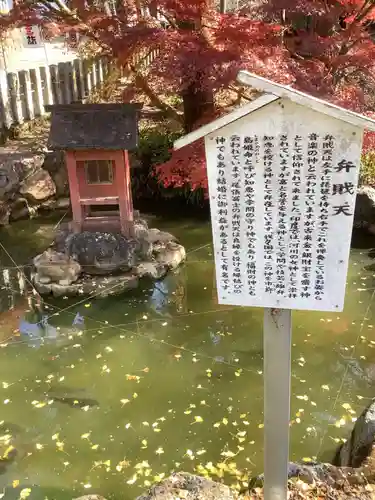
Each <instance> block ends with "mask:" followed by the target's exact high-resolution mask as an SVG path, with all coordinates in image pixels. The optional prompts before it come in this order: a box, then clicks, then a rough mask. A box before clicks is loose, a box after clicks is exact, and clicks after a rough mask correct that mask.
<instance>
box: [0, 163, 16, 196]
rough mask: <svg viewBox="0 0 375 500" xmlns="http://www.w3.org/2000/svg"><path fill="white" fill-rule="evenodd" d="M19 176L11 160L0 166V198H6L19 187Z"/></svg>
mask: <svg viewBox="0 0 375 500" xmlns="http://www.w3.org/2000/svg"><path fill="white" fill-rule="evenodd" d="M19 182H20V178H19V175H18V172H17V171H16V168H15V165H14V163H13V162H6V163H3V164H2V165H1V166H0V200H8V199H10V198H11V197H12V195H13V194H14V193H15V192H16V191H17V190H18V188H19Z"/></svg>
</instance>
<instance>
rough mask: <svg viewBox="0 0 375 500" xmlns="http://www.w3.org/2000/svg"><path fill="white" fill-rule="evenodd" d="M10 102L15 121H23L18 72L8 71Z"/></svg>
mask: <svg viewBox="0 0 375 500" xmlns="http://www.w3.org/2000/svg"><path fill="white" fill-rule="evenodd" d="M8 78H9V88H10V102H11V106H12V109H13V116H14V118H15V121H16V123H19V124H21V123H23V121H24V116H23V111H22V102H21V96H20V79H19V75H18V73H8Z"/></svg>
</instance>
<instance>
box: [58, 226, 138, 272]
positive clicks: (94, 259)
mask: <svg viewBox="0 0 375 500" xmlns="http://www.w3.org/2000/svg"><path fill="white" fill-rule="evenodd" d="M137 248H138V243H137V241H136V240H128V239H127V238H125V236H123V235H121V234H118V233H114V234H112V233H99V232H93V233H91V232H89V231H84V232H83V233H78V234H72V235H70V236H69V237H68V239H67V240H66V252H67V254H68V255H69V256H70V257H72V258H74V259H75V260H77V261H78V262H79V263H80V264H81V266H83V270H84V272H85V273H87V274H110V273H116V272H120V271H129V270H130V269H131V268H132V267H134V265H135V264H136V262H137V256H136V250H137Z"/></svg>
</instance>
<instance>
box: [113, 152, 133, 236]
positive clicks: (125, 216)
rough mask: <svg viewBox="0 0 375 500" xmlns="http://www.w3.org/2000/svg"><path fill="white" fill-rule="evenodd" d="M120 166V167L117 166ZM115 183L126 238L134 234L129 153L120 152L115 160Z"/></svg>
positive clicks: (123, 232) (122, 231)
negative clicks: (117, 159)
mask: <svg viewBox="0 0 375 500" xmlns="http://www.w3.org/2000/svg"><path fill="white" fill-rule="evenodd" d="M120 165H121V166H122V168H118V167H120ZM116 185H117V189H118V204H119V209H120V224H121V233H122V234H123V235H124V236H127V237H128V238H132V237H133V236H134V216H133V197H132V190H131V181H130V165H129V154H128V152H127V151H122V152H121V158H119V161H118V162H116Z"/></svg>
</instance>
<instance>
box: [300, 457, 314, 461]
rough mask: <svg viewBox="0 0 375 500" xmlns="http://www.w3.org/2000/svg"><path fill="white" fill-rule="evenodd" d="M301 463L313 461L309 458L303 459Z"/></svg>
mask: <svg viewBox="0 0 375 500" xmlns="http://www.w3.org/2000/svg"><path fill="white" fill-rule="evenodd" d="M302 461H303V462H312V461H313V460H312V458H310V457H303V459H302Z"/></svg>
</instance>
